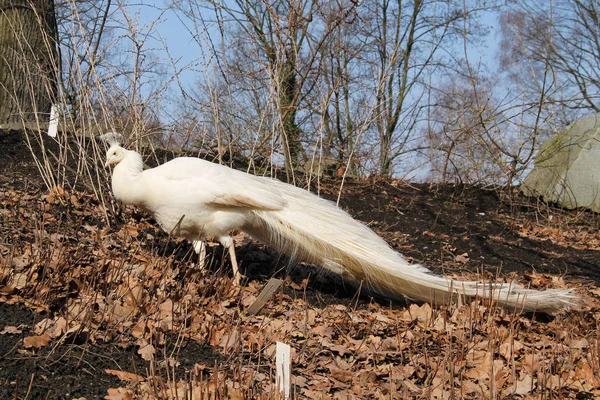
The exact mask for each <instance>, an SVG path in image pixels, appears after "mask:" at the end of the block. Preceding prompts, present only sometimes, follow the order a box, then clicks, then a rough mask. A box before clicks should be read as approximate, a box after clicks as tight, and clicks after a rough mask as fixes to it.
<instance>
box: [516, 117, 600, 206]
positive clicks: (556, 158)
mask: <svg viewBox="0 0 600 400" xmlns="http://www.w3.org/2000/svg"><path fill="white" fill-rule="evenodd" d="M534 161H535V167H534V168H533V170H532V171H531V172H530V173H529V175H527V177H526V178H525V180H524V181H523V184H522V185H521V191H522V192H523V193H524V194H525V195H527V196H540V197H542V198H543V199H544V200H545V201H547V202H554V203H558V204H560V205H562V206H563V207H566V208H578V207H583V208H588V209H590V210H593V211H596V212H600V113H598V114H593V115H588V116H587V117H584V118H581V119H579V120H577V121H576V122H575V123H573V124H572V125H570V126H569V127H568V128H567V129H566V130H565V131H563V132H561V133H559V134H558V135H556V136H554V137H552V138H550V139H548V140H547V141H546V142H544V144H543V145H542V147H541V149H540V151H539V153H538V155H537V156H536V157H535V160H534Z"/></svg>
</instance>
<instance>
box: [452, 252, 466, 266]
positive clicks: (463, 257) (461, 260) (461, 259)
mask: <svg viewBox="0 0 600 400" xmlns="http://www.w3.org/2000/svg"><path fill="white" fill-rule="evenodd" d="M454 260H455V261H456V262H459V263H461V264H466V263H467V262H468V261H469V260H470V258H469V253H462V254H459V255H457V256H456V257H454Z"/></svg>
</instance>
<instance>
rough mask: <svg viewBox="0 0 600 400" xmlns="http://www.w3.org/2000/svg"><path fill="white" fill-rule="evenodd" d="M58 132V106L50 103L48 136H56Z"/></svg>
mask: <svg viewBox="0 0 600 400" xmlns="http://www.w3.org/2000/svg"><path fill="white" fill-rule="evenodd" d="M57 133H58V106H57V105H56V104H52V107H51V108H50V122H49V123H48V136H50V137H56V134H57Z"/></svg>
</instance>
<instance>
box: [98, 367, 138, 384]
mask: <svg viewBox="0 0 600 400" xmlns="http://www.w3.org/2000/svg"><path fill="white" fill-rule="evenodd" d="M104 372H106V373H107V374H109V375H114V376H116V377H117V378H119V379H120V380H122V381H125V382H136V383H137V382H142V381H143V380H144V377H142V376H140V375H138V374H134V373H133V372H127V371H121V370H118V369H105V370H104Z"/></svg>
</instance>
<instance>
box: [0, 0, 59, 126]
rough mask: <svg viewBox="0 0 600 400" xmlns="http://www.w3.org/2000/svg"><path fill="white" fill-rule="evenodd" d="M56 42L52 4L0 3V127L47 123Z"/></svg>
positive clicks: (43, 0)
mask: <svg viewBox="0 0 600 400" xmlns="http://www.w3.org/2000/svg"><path fill="white" fill-rule="evenodd" d="M56 39H57V27H56V19H55V14H54V0H0V127H1V126H3V125H4V126H5V127H13V126H15V127H20V126H23V124H26V123H27V122H31V121H36V120H38V119H39V120H42V121H47V120H48V119H49V115H48V114H49V112H50V108H51V106H52V102H53V99H54V98H55V95H56V88H57V48H56V42H57V40H56ZM43 114H46V115H43Z"/></svg>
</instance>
